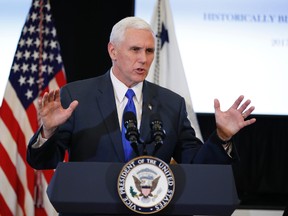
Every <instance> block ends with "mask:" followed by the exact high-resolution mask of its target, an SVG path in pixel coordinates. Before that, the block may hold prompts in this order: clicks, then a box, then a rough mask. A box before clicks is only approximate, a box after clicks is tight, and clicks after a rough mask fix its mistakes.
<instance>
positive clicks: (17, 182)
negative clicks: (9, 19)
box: [0, 0, 66, 216]
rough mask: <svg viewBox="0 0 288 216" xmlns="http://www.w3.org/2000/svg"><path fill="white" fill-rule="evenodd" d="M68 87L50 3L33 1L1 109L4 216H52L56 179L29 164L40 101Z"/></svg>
mask: <svg viewBox="0 0 288 216" xmlns="http://www.w3.org/2000/svg"><path fill="white" fill-rule="evenodd" d="M65 84H66V77H65V72H64V66H63V63H62V58H61V55H60V46H59V44H58V40H57V37H56V29H55V27H54V24H53V22H52V15H51V11H50V4H49V1H48V0H32V4H31V8H30V11H29V13H28V16H27V19H26V22H25V25H24V27H23V29H22V33H21V37H20V39H19V43H18V46H17V50H16V52H15V57H14V60H13V64H12V67H11V72H10V75H9V80H8V82H7V85H6V89H5V92H4V98H3V102H2V105H1V107H0V131H1V133H0V155H1V160H0V216H2V215H3V216H9V215H12V216H22V215H23V216H33V215H35V216H42V215H43V216H44V215H48V216H52V215H57V212H56V211H55V209H54V208H53V206H52V205H51V203H50V201H49V200H48V197H47V195H46V188H47V185H48V183H49V182H50V179H51V178H52V175H53V172H54V171H53V170H50V171H35V170H34V169H32V168H31V167H30V166H29V165H28V163H27V162H26V150H27V145H28V143H29V140H30V138H31V137H32V136H33V134H34V133H35V132H36V130H37V129H38V128H39V126H40V124H39V122H38V115H37V106H38V105H37V104H38V103H37V101H38V97H39V96H41V95H43V94H44V92H45V91H49V90H51V89H54V90H55V89H58V88H60V87H62V86H63V85H65Z"/></svg>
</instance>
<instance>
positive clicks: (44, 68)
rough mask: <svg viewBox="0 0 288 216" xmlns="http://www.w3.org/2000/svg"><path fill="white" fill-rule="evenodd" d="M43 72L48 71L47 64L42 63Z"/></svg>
mask: <svg viewBox="0 0 288 216" xmlns="http://www.w3.org/2000/svg"><path fill="white" fill-rule="evenodd" d="M41 72H42V73H47V65H41Z"/></svg>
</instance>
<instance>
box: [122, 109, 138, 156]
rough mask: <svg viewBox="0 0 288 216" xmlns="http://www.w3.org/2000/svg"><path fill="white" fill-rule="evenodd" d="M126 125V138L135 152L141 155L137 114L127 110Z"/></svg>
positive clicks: (125, 114)
mask: <svg viewBox="0 0 288 216" xmlns="http://www.w3.org/2000/svg"><path fill="white" fill-rule="evenodd" d="M123 119H124V127H125V128H126V133H125V138H126V139H127V140H128V141H129V142H130V144H131V146H132V148H133V150H134V152H135V153H136V154H137V156H139V150H138V147H137V144H138V140H139V131H138V129H137V119H136V115H135V114H134V113H133V112H131V111H128V112H125V113H124V115H123Z"/></svg>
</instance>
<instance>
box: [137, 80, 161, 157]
mask: <svg viewBox="0 0 288 216" xmlns="http://www.w3.org/2000/svg"><path fill="white" fill-rule="evenodd" d="M153 89H154V88H153V86H152V85H151V84H150V83H148V82H147V81H144V84H143V105H142V117H141V125H140V135H141V138H142V140H143V141H144V142H145V143H150V142H151V128H150V124H151V115H152V114H153V113H156V112H158V107H159V103H158V101H157V97H156V95H155V90H153ZM148 145H149V144H148ZM142 147H143V146H140V148H139V149H141V152H142V151H143V148H142ZM148 147H149V146H147V148H148ZM148 153H149V152H148Z"/></svg>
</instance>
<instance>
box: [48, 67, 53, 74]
mask: <svg viewBox="0 0 288 216" xmlns="http://www.w3.org/2000/svg"><path fill="white" fill-rule="evenodd" d="M48 74H49V75H51V74H53V67H51V66H48Z"/></svg>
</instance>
